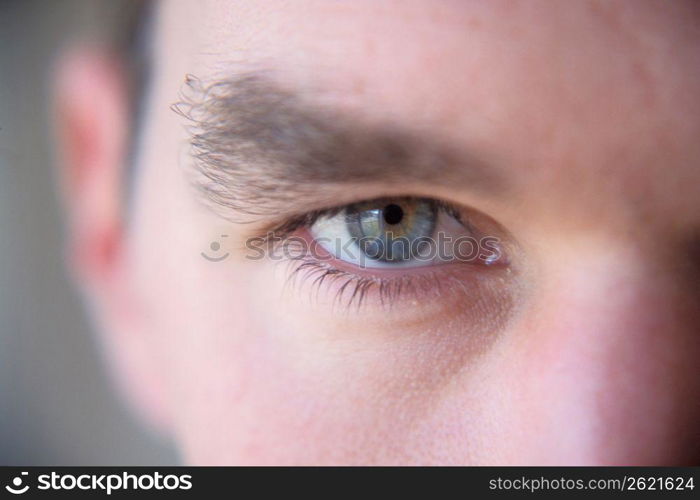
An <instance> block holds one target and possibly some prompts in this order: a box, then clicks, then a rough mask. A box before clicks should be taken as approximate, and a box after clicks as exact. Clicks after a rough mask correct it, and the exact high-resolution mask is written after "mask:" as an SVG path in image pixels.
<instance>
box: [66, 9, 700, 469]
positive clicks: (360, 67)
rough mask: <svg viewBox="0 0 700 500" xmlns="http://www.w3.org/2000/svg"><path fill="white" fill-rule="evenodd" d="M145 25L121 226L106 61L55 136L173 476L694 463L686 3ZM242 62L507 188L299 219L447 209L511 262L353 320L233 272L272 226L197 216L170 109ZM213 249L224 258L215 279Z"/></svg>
mask: <svg viewBox="0 0 700 500" xmlns="http://www.w3.org/2000/svg"><path fill="white" fill-rule="evenodd" d="M155 20H156V22H155V26H154V30H155V31H154V51H155V56H154V60H155V66H154V68H153V76H154V78H153V81H152V88H151V90H150V97H149V99H148V100H147V106H146V108H145V114H144V117H145V121H144V122H143V128H142V131H141V133H140V142H141V144H142V147H141V148H140V150H139V154H138V155H137V159H136V162H137V165H138V166H137V168H136V174H135V175H136V178H135V182H134V185H135V190H134V191H133V193H131V202H130V203H129V204H128V206H127V204H126V203H124V201H123V200H124V197H123V194H124V193H123V192H122V189H123V182H122V180H123V175H124V171H125V165H126V162H127V161H128V157H127V154H126V153H127V149H128V148H127V142H128V137H129V127H130V122H129V119H128V110H129V106H128V102H127V97H126V92H125V81H126V76H125V74H124V71H123V69H122V66H121V65H120V64H119V61H117V60H115V59H114V58H113V57H111V56H108V55H107V54H106V53H103V52H102V51H101V50H99V49H95V48H88V49H85V48H78V49H76V50H73V51H72V52H70V53H69V54H67V55H66V56H65V57H64V58H62V59H61V61H60V63H59V65H58V71H57V77H56V84H55V89H56V90H55V95H56V103H57V106H56V111H57V112H56V117H57V127H56V129H57V133H58V138H59V143H60V146H61V151H62V155H63V161H62V169H61V172H62V174H63V175H62V179H63V180H64V182H63V185H64V192H65V193H66V197H65V198H66V207H67V210H68V214H69V221H70V255H71V256H72V262H73V264H74V268H75V270H76V277H77V280H78V282H79V283H80V285H81V287H82V289H83V290H84V293H85V296H86V297H87V299H88V301H89V303H90V307H91V309H92V311H93V313H94V314H93V316H94V318H95V320H96V323H97V325H98V327H99V329H100V331H101V332H102V339H103V341H104V345H105V351H106V352H107V355H108V358H109V360H110V365H111V368H112V371H113V372H114V374H115V378H116V380H117V382H118V385H119V386H120V387H121V389H122V392H123V394H124V395H125V396H126V398H127V399H128V400H129V401H130V402H131V404H132V406H133V407H134V408H135V409H136V410H137V411H138V412H139V413H140V414H141V415H142V416H143V418H144V420H145V421H147V422H149V423H150V424H151V425H152V426H153V427H155V428H156V429H158V430H160V431H162V432H164V433H165V434H167V435H169V436H171V437H172V439H173V440H174V441H175V442H176V443H177V445H178V446H179V449H180V451H181V454H182V457H183V460H184V461H185V462H187V463H192V464H492V465H507V464H518V465H540V464H555V465H596V464H600V465H661V464H690V463H694V464H697V459H698V449H699V445H700V443H699V442H698V423H699V422H700V406H699V405H700V403H699V402H700V363H699V360H700V331H699V330H700V329H699V328H698V319H699V318H698V316H699V314H698V307H697V302H698V298H699V295H700V288H699V287H698V277H699V276H700V271H699V266H700V245H699V244H698V241H699V240H700V167H699V165H700V141H698V137H700V119H699V118H698V117H699V116H700V97H699V96H700V10H699V9H698V5H697V4H696V3H694V2H681V1H678V2H642V1H638V2H623V1H618V2H584V1H577V2H555V1H551V2H544V1H512V2H501V1H489V2H461V1H446V2H432V1H431V2H427V1H426V2H422V1H408V2H406V1H384V2H376V1H369V0H367V1H364V0H354V1H352V2H329V1H320V0H319V1H304V2H301V1H299V2H296V1H295V2H259V3H258V2H228V1H210V2H163V3H162V4H160V5H159V8H158V9H157V12H156V14H155ZM251 69H253V70H256V71H257V70H260V71H262V72H264V73H265V74H266V75H270V78H271V79H273V80H274V81H275V82H276V84H278V85H280V86H281V87H283V88H285V89H289V90H290V92H294V93H295V94H299V95H302V96H304V97H303V101H302V102H312V101H313V105H314V106H316V105H318V106H320V107H323V108H324V109H327V110H331V111H330V112H331V113H337V114H338V116H340V115H352V116H353V117H355V118H358V119H361V120H363V121H364V122H367V123H393V124H401V126H403V127H404V128H410V129H411V130H412V131H416V132H417V133H418V134H419V135H425V136H431V137H439V138H440V141H443V142H445V143H449V144H454V145H457V146H458V147H459V148H461V149H464V150H468V151H469V152H470V154H472V155H473V156H474V157H476V158H479V159H480V161H482V160H483V163H484V164H487V165H488V168H490V169H493V170H494V171H496V172H497V173H498V174H497V175H498V177H499V178H500V179H501V180H502V181H503V182H502V183H501V184H503V185H502V186H500V187H494V188H493V189H472V188H471V187H470V186H469V183H460V182H453V183H448V182H440V180H439V179H435V178H433V179H431V178H430V176H427V177H424V178H422V179H420V180H416V179H414V178H412V177H411V174H410V173H408V172H407V173H406V175H405V176H402V177H400V178H396V179H393V180H391V181H387V180H382V181H380V180H377V181H376V182H375V181H374V180H372V178H368V179H367V180H360V181H352V182H343V183H342V184H340V183H338V184H337V185H336V184H334V183H333V182H332V181H331V182H327V181H326V182H324V183H323V185H322V186H319V187H318V188H317V189H311V190H310V192H309V193H308V195H307V196H304V197H299V198H298V200H301V203H302V204H304V205H306V209H307V210H309V211H311V210H317V209H322V208H328V204H329V200H333V204H335V205H342V204H347V203H353V202H358V201H363V200H366V199H372V198H378V197H382V196H409V195H410V196H416V197H428V198H431V199H433V198H434V199H438V200H445V201H447V202H450V203H453V204H455V205H457V206H459V207H464V208H465V210H469V211H473V212H475V213H477V214H481V215H478V216H477V217H481V216H483V217H484V218H488V220H490V221H494V222H495V223H497V227H498V228H499V229H498V231H501V230H502V234H501V235H502V236H503V237H504V238H506V239H507V243H508V244H509V245H510V246H509V248H512V250H511V251H510V253H509V261H508V264H507V265H506V266H505V267H502V268H499V269H496V270H491V269H488V270H487V269H485V268H480V267H475V266H467V267H464V264H458V265H449V266H445V267H444V268H441V269H448V268H449V271H447V270H445V271H443V270H440V271H439V273H447V272H450V273H453V274H451V276H452V278H454V279H456V280H461V281H462V285H463V286H462V287H461V290H462V292H461V293H447V294H446V295H444V296H439V295H436V294H431V293H430V292H428V293H426V294H425V295H421V296H416V295H406V296H403V297H401V296H399V297H397V298H396V299H395V300H394V302H393V304H392V306H391V307H390V308H386V307H384V306H382V305H381V304H379V302H378V301H377V300H376V297H375V296H373V295H372V294H369V295H368V296H367V300H366V301H365V303H364V305H363V306H362V307H361V308H358V309H355V308H347V309H342V308H338V307H334V305H333V290H332V287H325V288H324V287H321V288H319V289H318V291H316V290H315V289H314V290H313V293H312V291H311V290H310V287H308V286H305V285H303V284H302V285H300V286H298V287H292V288H289V287H287V286H285V283H286V282H287V276H286V274H287V273H288V268H287V267H285V266H279V265H277V264H275V263H273V262H269V261H266V260H262V261H251V260H247V259H245V257H244V253H243V251H242V248H243V245H244V243H245V241H246V239H248V238H251V237H253V236H255V235H256V234H257V232H258V231H259V230H261V229H262V228H264V227H266V224H268V223H270V222H271V221H270V220H268V219H270V217H269V216H267V215H266V216H261V217H253V218H250V220H249V221H247V222H250V223H246V224H241V223H238V222H232V220H234V219H235V220H237V221H239V219H240V216H241V214H227V213H225V212H226V211H225V209H224V210H221V209H219V210H211V207H210V206H209V204H207V203H202V202H201V200H200V198H201V196H200V195H199V194H198V193H197V192H196V191H195V190H194V189H193V188H192V185H191V175H189V172H190V171H191V170H192V159H191V157H190V156H189V149H188V147H187V144H188V142H189V140H190V136H189V135H188V134H189V132H188V130H187V128H186V125H187V123H186V120H185V119H184V118H183V117H181V116H178V115H177V114H176V113H173V111H172V110H171V109H170V106H171V104H173V103H174V102H177V101H179V100H180V95H181V92H182V91H183V82H184V79H185V75H187V74H192V75H195V76H196V77H197V78H198V79H199V80H201V81H202V82H215V81H217V80H221V79H230V78H235V77H236V75H237V74H240V73H242V72H244V71H249V70H251ZM451 168H452V171H451V173H450V174H449V175H450V178H453V177H454V178H455V179H458V178H459V177H460V176H462V175H463V176H464V178H466V176H467V175H471V174H469V173H468V172H467V171H466V170H464V171H463V170H461V169H466V168H467V167H466V166H464V165H455V166H454V167H451ZM442 175H443V174H441V176H442ZM444 175H447V174H444ZM434 177H435V176H434ZM298 200H297V201H296V202H295V203H299V201H298ZM263 203H264V201H263ZM296 208H299V207H296ZM285 210H286V207H285V206H284V204H282V205H279V203H278V204H277V205H275V212H276V214H275V216H276V217H280V216H282V217H283V216H284V215H285ZM229 215H230V216H229ZM487 225H488V224H487ZM494 227H496V226H494ZM221 234H226V235H228V236H227V237H226V238H227V240H226V250H227V251H230V252H231V255H230V257H229V258H227V259H226V260H224V261H222V262H220V263H213V262H210V261H208V260H206V259H203V258H202V257H201V252H203V251H210V252H211V250H210V243H211V242H213V241H222V239H221V237H220V235H221ZM222 250H223V249H222ZM459 266H462V267H459ZM392 272H396V271H392ZM402 272H403V271H402ZM405 272H407V273H408V272H411V273H413V272H421V271H417V270H406V271H405ZM436 276H437V278H436V279H443V282H447V280H446V278H441V276H443V275H442V274H440V275H436Z"/></svg>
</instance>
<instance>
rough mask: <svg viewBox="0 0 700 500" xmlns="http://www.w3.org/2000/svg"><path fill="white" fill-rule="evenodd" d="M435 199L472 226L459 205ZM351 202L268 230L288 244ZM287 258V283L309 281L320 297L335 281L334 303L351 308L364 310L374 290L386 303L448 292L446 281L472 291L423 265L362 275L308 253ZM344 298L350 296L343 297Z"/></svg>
mask: <svg viewBox="0 0 700 500" xmlns="http://www.w3.org/2000/svg"><path fill="white" fill-rule="evenodd" d="M401 198H402V199H403V200H411V199H414V198H413V197H407V196H405V197H401ZM433 201H434V203H435V205H436V207H437V208H438V210H440V211H443V212H445V213H447V214H449V215H451V216H452V217H454V218H455V219H456V220H457V221H458V222H460V223H461V224H462V225H464V226H465V227H469V223H468V222H466V221H464V220H463V218H462V214H461V212H460V211H459V210H458V209H457V207H455V206H454V205H452V204H450V203H447V202H444V201H441V200H433ZM347 206H348V205H347V204H346V205H342V206H337V207H332V208H327V209H321V210H315V211H311V212H308V213H306V214H302V215H299V216H296V217H292V218H289V219H287V220H286V221H284V222H282V223H281V224H279V225H277V226H276V227H275V228H274V229H272V230H271V231H268V233H267V234H268V237H269V236H270V235H274V236H275V237H276V241H277V244H278V245H281V244H284V243H285V241H288V239H289V238H290V237H291V236H292V235H294V234H295V233H298V232H299V231H300V230H306V229H308V228H310V227H311V226H313V224H314V223H315V222H316V221H318V220H319V219H320V218H322V217H330V216H334V215H337V214H338V213H340V212H342V211H343V210H344V209H345V208H346V207H347ZM284 262H286V264H288V265H289V266H290V269H289V270H288V277H287V280H286V286H287V287H290V286H297V287H302V286H304V285H306V284H308V285H309V292H310V294H311V295H312V296H315V297H316V298H318V295H319V293H320V291H321V288H322V287H323V286H324V285H327V286H328V287H329V288H331V289H332V288H333V286H332V285H335V295H334V297H333V299H332V303H333V305H334V306H337V305H342V306H343V307H345V308H347V309H350V308H351V307H353V306H354V307H355V308H356V310H360V309H361V307H362V305H363V303H364V302H365V301H366V299H367V297H368V294H369V293H370V292H371V291H374V290H376V291H377V294H378V301H379V303H380V305H381V306H382V307H391V306H392V305H393V304H394V303H395V302H397V301H398V300H405V299H406V298H409V299H412V300H419V299H423V298H425V297H426V295H427V294H435V295H437V296H439V295H441V294H442V293H443V292H444V288H445V287H443V284H444V282H449V283H450V284H454V286H453V287H450V288H451V289H456V290H458V291H459V292H462V293H465V294H466V293H468V291H467V290H466V288H465V285H464V283H463V282H461V281H460V280H459V279H457V278H455V277H453V276H450V275H449V273H445V272H444V271H438V270H435V269H432V268H423V270H422V271H420V270H416V269H411V270H410V271H409V272H406V271H405V270H403V271H398V274H396V275H394V276H389V277H382V276H379V275H378V274H389V273H391V271H377V270H376V269H374V270H373V272H371V273H368V272H367V271H364V272H365V273H367V275H362V274H360V272H359V271H358V272H354V271H346V270H343V269H340V268H339V267H336V266H334V265H332V264H330V263H328V262H324V261H320V260H318V259H316V258H314V257H313V256H310V255H308V254H307V253H304V254H302V255H299V256H291V257H288V258H287V259H285V261H283V263H284ZM440 267H443V266H440ZM394 273H396V271H395V272H394ZM314 293H315V295H314ZM344 298H346V300H343V299H344Z"/></svg>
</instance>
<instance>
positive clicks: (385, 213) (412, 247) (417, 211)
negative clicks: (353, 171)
mask: <svg viewBox="0 0 700 500" xmlns="http://www.w3.org/2000/svg"><path fill="white" fill-rule="evenodd" d="M437 215H438V207H437V206H436V204H435V203H434V202H433V201H431V200H426V199H415V200H414V199H406V198H402V199H397V200H374V201H367V202H361V203H356V204H353V205H350V206H348V207H347V209H346V211H345V224H346V225H347V229H348V232H349V233H350V235H351V236H352V237H353V238H354V241H355V243H356V244H357V246H358V247H359V248H360V250H361V251H362V252H363V253H364V254H365V256H367V257H368V258H370V259H374V260H377V261H382V262H404V261H408V260H410V259H411V258H412V257H415V256H416V255H417V254H418V253H420V250H421V248H422V246H423V245H425V244H427V243H428V241H429V239H430V238H431V237H432V236H433V232H434V231H435V224H436V221H437Z"/></svg>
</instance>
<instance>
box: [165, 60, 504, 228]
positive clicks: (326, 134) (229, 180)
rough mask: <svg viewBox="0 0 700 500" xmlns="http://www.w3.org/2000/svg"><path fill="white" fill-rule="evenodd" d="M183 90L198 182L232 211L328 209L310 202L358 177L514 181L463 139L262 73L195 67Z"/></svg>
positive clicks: (492, 185) (361, 182)
mask: <svg viewBox="0 0 700 500" xmlns="http://www.w3.org/2000/svg"><path fill="white" fill-rule="evenodd" d="M181 97H182V99H181V100H180V101H179V102H178V103H176V104H174V105H173V106H172V108H173V110H174V111H176V112H177V113H178V114H180V115H182V116H184V117H185V118H187V120H188V121H189V126H188V129H189V133H190V144H191V156H192V159H193V160H194V161H193V162H192V164H193V167H194V169H193V173H194V174H195V175H193V176H192V182H193V184H194V185H195V187H196V188H197V190H198V191H199V192H200V193H201V195H202V196H203V198H204V199H205V200H206V201H207V202H208V204H210V205H213V206H214V207H215V208H218V209H221V208H224V209H226V210H225V211H224V212H223V213H222V212H221V210H217V211H218V212H219V213H220V214H221V215H223V216H224V217H226V218H228V219H231V220H236V218H235V216H236V215H237V214H248V215H273V214H277V215H279V214H293V213H295V212H297V213H303V212H304V211H309V210H310V209H311V208H329V207H311V208H310V207H308V203H309V200H310V199H312V200H315V201H317V202H318V203H324V202H325V203H332V200H334V199H335V200H337V199H338V198H337V195H338V193H339V192H342V191H343V190H344V191H345V192H347V190H348V188H349V186H355V187H358V186H359V187H362V186H367V185H368V184H377V183H387V184H388V183H391V184H392V185H397V183H398V184H401V183H403V184H407V183H424V184H427V185H431V186H436V185H441V186H448V187H451V188H456V187H459V188H464V189H467V190H479V191H493V190H495V189H499V190H502V189H503V188H504V185H505V183H504V179H503V178H502V177H501V176H500V175H499V173H498V172H497V171H496V169H494V168H493V167H491V166H489V165H486V164H485V163H483V162H480V161H478V160H477V159H476V158H475V157H473V156H472V155H470V154H469V153H467V152H465V151H462V150H461V149H460V148H459V147H457V146H455V145H449V144H446V143H445V142H444V141H441V140H439V139H438V138H435V137H431V136H430V135H429V134H427V133H417V132H416V131H415V130H414V129H412V128H409V127H406V126H404V125H402V124H399V123H393V122H389V123H382V124H377V123H376V121H371V122H370V121H369V120H367V119H363V118H360V117H359V116H357V115H354V114H351V113H349V112H347V111H341V110H338V109H331V108H329V107H327V106H322V105H320V104H319V103H318V102H314V98H313V96H310V95H306V94H304V93H303V92H301V91H296V92H295V91H293V90H290V89H288V88H285V87H283V86H282V85H280V84H279V83H277V82H276V81H275V80H274V79H272V78H270V77H268V76H267V75H265V74H262V73H258V72H255V73H248V74H244V75H241V76H238V77H235V78H231V79H226V80H221V81H217V82H214V83H212V84H209V85H204V84H203V83H202V82H201V81H200V80H199V79H197V78H195V77H192V76H188V77H187V79H186V81H185V87H184V88H183V92H182V95H181ZM406 194H411V193H406ZM354 201H360V200H354ZM305 205H306V206H305Z"/></svg>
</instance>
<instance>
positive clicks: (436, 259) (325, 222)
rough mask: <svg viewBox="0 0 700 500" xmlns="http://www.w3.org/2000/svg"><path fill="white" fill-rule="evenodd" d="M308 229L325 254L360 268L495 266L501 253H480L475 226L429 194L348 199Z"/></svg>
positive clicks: (495, 248)
mask: <svg viewBox="0 0 700 500" xmlns="http://www.w3.org/2000/svg"><path fill="white" fill-rule="evenodd" d="M309 232H310V234H311V236H312V238H313V241H315V242H317V243H318V244H319V245H320V246H321V247H322V248H323V249H324V250H326V251H327V252H328V253H329V255H332V256H333V257H335V258H336V259H339V260H341V261H343V262H346V263H349V264H353V265H356V266H358V267H360V268H376V269H392V268H409V267H422V266H429V265H436V264H438V263H446V262H451V261H454V260H459V259H461V260H462V261H465V262H467V261H470V262H476V261H478V260H479V259H481V260H482V261H483V263H486V264H495V263H496V262H498V260H499V259H500V258H501V257H502V255H500V253H499V252H498V248H497V247H492V249H491V250H487V251H486V252H482V251H480V249H479V247H480V244H481V242H480V241H479V240H478V236H479V234H478V233H477V230H476V229H475V228H473V227H472V226H471V225H470V224H469V223H468V222H465V221H464V220H463V219H462V217H461V215H460V212H459V211H458V210H457V209H455V208H454V207H452V206H450V205H448V204H446V203H443V202H440V201H437V200H433V199H429V198H413V197H403V198H380V199H374V200H369V201H363V202H359V203H353V204H350V205H347V206H344V207H341V208H339V209H337V210H336V211H335V212H333V213H330V214H327V215H321V216H319V217H318V218H317V220H316V221H315V222H314V223H313V224H312V225H311V226H310V227H309ZM494 243H495V242H494Z"/></svg>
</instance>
